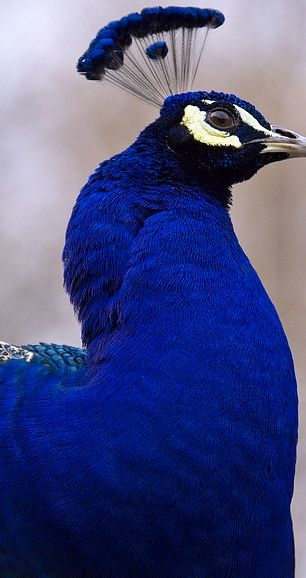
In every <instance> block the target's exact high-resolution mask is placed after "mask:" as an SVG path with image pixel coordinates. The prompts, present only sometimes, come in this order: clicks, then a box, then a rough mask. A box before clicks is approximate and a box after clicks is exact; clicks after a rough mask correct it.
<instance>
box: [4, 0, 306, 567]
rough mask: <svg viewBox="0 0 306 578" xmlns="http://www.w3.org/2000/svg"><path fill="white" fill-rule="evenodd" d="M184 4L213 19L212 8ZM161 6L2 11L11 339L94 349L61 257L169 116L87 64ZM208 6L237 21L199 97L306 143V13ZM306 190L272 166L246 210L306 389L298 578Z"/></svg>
mask: <svg viewBox="0 0 306 578" xmlns="http://www.w3.org/2000/svg"><path fill="white" fill-rule="evenodd" d="M158 3H159V4H160V5H162V6H167V5H168V4H171V0H166V1H165V0H159V2H158ZM174 3H175V4H176V5H182V6H184V5H200V6H202V7H205V6H206V3H205V1H204V2H203V0H198V1H193V0H186V1H181V0H175V2H174ZM152 4H153V5H154V1H153V2H152V1H151V0H149V1H148V0H142V1H139V0H124V1H121V2H108V1H107V0H65V2H62V1H61V0H44V1H41V0H27V2H21V1H20V0H1V2H0V14H1V22H2V27H1V39H0V42H1V43H2V47H1V54H2V65H1V66H2V75H1V79H2V80H1V96H2V98H1V109H2V114H1V118H2V122H1V132H0V139H1V157H0V158H1V168H0V172H1V173H0V178H1V188H2V194H1V205H0V206H1V231H0V235H1V241H0V253H1V256H0V259H1V271H2V281H1V286H0V299H1V304H2V307H1V339H4V340H7V341H11V342H13V343H29V342H30V343H33V342H37V341H53V342H58V343H71V344H79V343H80V339H79V328H78V324H77V322H76V320H75V319H74V316H73V312H72V310H71V306H70V304H69V302H68V299H67V297H66V295H65V294H64V291H63V289H62V267H61V250H62V246H63V239H64V232H65V226H66V223H67V220H68V218H69V215H70V211H71V208H72V205H73V203H74V201H75V198H76V195H77V193H78V191H79V189H80V188H81V186H82V185H83V183H84V181H85V180H86V179H87V176H88V175H89V174H90V173H91V172H92V171H93V170H94V168H95V167H96V165H97V164H98V163H99V162H100V161H101V160H102V159H104V158H107V157H109V156H110V155H112V154H114V153H116V152H119V151H120V150H121V149H123V148H125V147H126V146H127V145H128V144H129V143H131V142H132V141H133V140H134V138H135V137H136V136H137V134H138V133H139V131H140V129H141V128H143V127H144V125H146V124H147V123H148V122H150V121H151V120H153V118H154V117H155V116H156V114H157V113H156V111H155V110H154V109H151V108H150V107H149V106H148V105H145V104H143V103H141V102H138V101H137V100H134V99H133V98H132V97H130V96H128V95H127V94H126V93H123V92H120V91H119V90H118V89H116V88H114V87H112V86H110V85H108V84H105V85H102V84H101V85H100V84H99V83H95V82H88V81H86V80H85V79H84V78H82V77H80V76H78V74H77V73H76V72H75V62H76V60H77V58H78V57H79V55H80V54H81V53H83V51H84V50H85V48H87V45H88V42H89V41H90V40H91V38H92V37H93V36H94V35H95V34H96V32H97V30H98V29H99V28H100V27H101V26H102V25H104V24H106V23H107V22H108V21H109V20H113V19H116V18H119V17H121V16H122V15H124V14H125V13H128V12H130V11H135V10H139V9H141V8H142V7H144V6H150V5H152ZM208 5H209V6H211V5H212V7H214V8H218V9H219V10H224V12H225V15H226V23H225V25H224V27H222V28H220V29H219V30H216V31H212V32H211V33H210V35H209V37H208V42H207V45H206V52H205V57H204V60H203V63H202V66H201V70H200V74H199V76H198V79H197V82H196V86H195V88H197V89H207V90H209V89H215V90H222V91H224V92H234V93H236V94H238V95H240V96H241V97H243V98H245V99H247V100H250V101H251V102H253V103H254V104H255V105H256V106H257V107H258V108H259V109H260V110H261V111H262V112H263V113H264V115H265V116H266V118H267V119H268V120H270V121H271V122H274V123H276V124H280V125H283V126H285V127H287V128H291V129H292V130H295V131H297V132H300V133H301V134H306V107H305V99H306V74H305V67H306V34H305V32H306V2H305V0H293V1H292V2H290V3H289V2H288V1H287V0H257V1H256V2H251V1H250V0H214V1H213V2H211V1H209V2H208ZM305 181H306V159H305V160H304V159H296V160H290V161H285V162H283V163H280V164H277V165H271V166H270V167H267V168H265V169H264V170H263V171H262V172H261V173H260V174H258V175H256V177H255V178H254V179H253V180H252V181H250V182H247V183H243V184H241V185H239V186H237V187H236V189H235V193H234V208H233V210H232V217H233V220H234V224H235V227H236V231H237V234H238V237H239V239H240V242H241V244H242V246H243V247H244V249H245V251H246V252H247V254H248V256H249V257H250V258H251V261H252V262H253V264H254V266H255V268H256V269H257V271H258V273H259V274H260V276H261V278H262V280H263V282H264V284H265V286H266V288H267V290H268V292H269V294H270V296H271V298H272V300H273V302H274V303H275V305H276V307H277V309H278V312H279V315H280V317H281V319H282V322H283V324H284V326H285V329H286V332H287V335H288V338H289V341H290V344H291V347H292V351H293V356H294V359H295V365H296V371H297V376H298V381H299V392H300V444H299V460H298V467H297V475H296V486H295V500H294V505H293V515H294V524H295V536H296V548H297V574H296V576H297V578H305V577H306V499H305V498H306V393H305V386H306V355H305V353H306V289H305V287H306V228H305V222H306V185H305ZM255 466H256V464H254V467H255ZM280 578H282V577H280ZM284 578H285V577H284Z"/></svg>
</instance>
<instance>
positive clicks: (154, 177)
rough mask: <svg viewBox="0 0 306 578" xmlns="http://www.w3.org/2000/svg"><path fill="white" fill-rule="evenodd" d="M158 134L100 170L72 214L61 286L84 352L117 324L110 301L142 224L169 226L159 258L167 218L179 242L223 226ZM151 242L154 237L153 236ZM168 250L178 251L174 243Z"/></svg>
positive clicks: (208, 192) (208, 197)
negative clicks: (176, 226) (200, 229)
mask: <svg viewBox="0 0 306 578" xmlns="http://www.w3.org/2000/svg"><path fill="white" fill-rule="evenodd" d="M164 132H165V127H164V126H163V124H162V122H161V121H156V122H155V123H153V124H152V125H150V126H149V127H148V128H147V129H146V130H145V131H144V132H143V133H142V134H141V135H140V136H139V138H138V139H137V141H136V142H135V143H134V144H133V145H132V146H131V147H129V148H128V149H127V150H126V151H124V152H123V153H121V154H119V155H117V156H116V157H113V158H112V159H110V160H108V161H106V162H104V163H102V164H101V165H100V167H99V168H98V169H97V171H96V172H95V173H94V175H92V177H90V179H89V181H88V183H87V184H86V185H85V187H84V188H83V189H82V191H81V193H80V195H79V197H78V199H77V202H76V205H75V207H74V209H73V212H72V216H71V219H70V222H69V224H68V229H67V234H66V242H65V248H64V253H63V260H64V281H65V286H66V289H67V291H68V293H69V295H70V299H71V301H72V303H73V306H74V308H75V311H76V313H77V315H78V318H79V320H80V322H81V325H82V340H83V343H84V345H85V346H87V347H88V346H89V345H90V344H92V343H93V342H96V340H97V339H100V338H101V339H105V335H108V334H109V332H110V331H113V329H114V325H116V324H117V323H118V316H119V312H118V311H117V310H116V307H117V305H116V303H117V297H118V294H119V292H120V290H121V288H122V285H123V283H124V280H125V276H126V274H127V272H128V271H129V269H130V267H131V260H133V255H134V254H135V253H137V254H141V252H142V251H143V252H144V254H145V251H146V248H145V247H143V246H142V245H141V243H142V242H143V241H142V237H141V235H140V232H141V231H142V229H143V228H144V227H145V225H146V223H147V221H148V220H149V219H152V217H154V216H155V215H156V216H158V215H159V214H161V215H163V219H162V220H163V230H164V227H166V224H167V219H169V231H168V238H167V234H164V233H163V238H162V239H161V240H160V242H161V245H160V249H159V252H161V251H163V247H165V246H166V244H169V247H170V249H171V243H172V240H171V222H172V221H173V219H174V215H179V218H180V219H181V221H180V223H181V226H182V234H184V227H185V228H186V234H192V228H193V229H194V233H195V228H196V223H198V225H200V224H201V226H203V223H206V224H207V225H206V226H207V227H208V228H209V227H210V225H209V223H212V222H214V223H218V226H220V227H222V226H224V223H227V226H228V223H230V221H229V216H228V214H227V211H226V210H225V209H224V208H223V207H222V206H221V203H220V202H219V201H218V200H217V198H216V196H215V194H214V186H213V184H212V183H209V182H207V183H205V184H204V185H202V184H200V183H199V182H197V181H196V179H195V178H194V177H193V176H192V174H190V171H189V172H188V171H185V169H184V168H183V167H182V166H181V164H180V163H179V162H178V160H177V159H176V158H175V156H174V155H173V153H171V151H169V150H168V148H167V146H166V144H165V138H162V137H164V134H163V133H164ZM163 143H164V144H163ZM219 193H220V191H219ZM225 194H228V191H224V195H225ZM164 217H166V218H164ZM175 218H176V217H175ZM171 219H172V221H171ZM157 222H158V219H157ZM222 223H223V225H222ZM189 227H191V230H190V231H189V233H187V229H188V228H189ZM166 228H167V227H166ZM151 234H154V235H155V236H156V235H157V236H158V235H159V232H158V230H155V229H154V228H153V230H152V231H151ZM192 236H193V241H192V242H193V243H196V242H197V240H196V238H195V237H194V235H192ZM172 249H173V252H177V251H178V250H179V248H178V247H177V246H176V244H175V243H174V244H173V247H172ZM155 250H156V248H155ZM165 254H167V255H168V250H167V251H166V252H165ZM155 257H156V256H155ZM155 257H154V256H153V255H152V258H155ZM182 266H183V263H182Z"/></svg>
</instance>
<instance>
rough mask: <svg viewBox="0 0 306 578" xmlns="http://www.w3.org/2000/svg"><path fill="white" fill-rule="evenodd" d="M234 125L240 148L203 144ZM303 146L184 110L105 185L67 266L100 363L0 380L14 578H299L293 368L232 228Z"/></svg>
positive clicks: (220, 97) (6, 536) (171, 111)
mask: <svg viewBox="0 0 306 578" xmlns="http://www.w3.org/2000/svg"><path fill="white" fill-rule="evenodd" d="M99 66H100V64H99ZM189 106H192V107H194V109H197V110H194V109H193V112H194V116H193V119H195V118H198V117H199V116H200V117H201V119H202V120H201V123H200V127H201V128H200V129H199V130H200V133H201V134H200V138H198V137H197V136H196V135H195V134H194V133H193V132H192V129H191V127H190V124H189V120H186V117H188V118H189V116H188V114H187V113H188V111H190V109H188V110H187V107H189ZM237 107H238V108H237ZM240 109H242V110H243V111H244V112H239V110H240ZM186 110H187V112H186ZM197 111H199V112H197ZM220 111H221V112H222V114H221V112H220ZM224 115H225V116H224ZM226 115H227V116H226ZM248 115H250V116H251V118H252V119H253V120H250V119H249V117H248ZM228 118H230V122H231V123H232V125H231V128H230V129H229V130H230V131H232V132H231V134H232V135H233V134H234V135H235V137H236V138H237V141H234V142H236V144H237V142H238V143H240V144H239V145H237V147H236V148H237V150H236V148H235V146H233V144H232V143H233V140H231V141H230V143H231V144H227V143H226V142H224V141H222V142H223V145H222V146H221V142H219V141H218V140H217V144H216V146H214V145H211V144H210V145H208V141H209V142H210V143H211V142H212V139H211V133H212V131H213V133H214V142H216V139H218V138H219V137H220V139H224V138H230V136H231V135H230V134H228V136H226V134H227V133H226V134H225V133H224V134H223V133H222V130H223V129H218V128H216V125H215V126H213V123H214V122H215V123H216V122H219V121H220V122H221V123H223V122H224V119H225V121H226V122H227V121H228ZM214 119H215V120H214ZM210 123H211V124H210ZM235 123H236V124H235ZM257 125H258V126H259V127H260V128H259V129H258V126H257ZM207 127H208V128H207ZM211 129H212V130H211ZM220 131H221V135H220V134H219V135H218V133H220ZM278 134H280V133H278ZM259 138H261V143H260V144H259V142H258V140H259ZM268 138H270V139H272V144H270V141H269V144H267V142H266V141H267V139H268ZM288 138H289V137H288V135H287V136H286V137H285V136H282V135H280V136H277V134H276V131H275V130H274V129H273V127H271V125H270V124H269V123H267V121H265V119H264V118H263V117H262V116H261V115H260V113H258V112H257V111H256V110H255V109H254V107H252V106H251V105H249V103H246V102H244V101H241V100H240V99H238V98H237V97H234V96H233V95H225V94H221V93H205V92H199V93H186V94H180V95H175V96H171V97H169V98H168V99H167V100H166V102H165V105H164V108H163V109H162V111H161V116H160V117H159V119H157V120H156V121H155V122H154V123H152V124H151V125H150V126H149V127H147V128H146V129H145V130H144V131H143V132H142V133H141V135H140V136H139V137H138V139H137V140H136V142H135V143H134V144H133V145H132V146H131V147H129V148H128V149H127V150H126V151H124V152H123V153H121V154H119V155H117V156H116V157H114V158H112V159H110V160H108V161H105V162H104V163H102V164H101V166H100V167H99V168H98V169H97V171H96V172H95V174H94V175H93V176H92V177H90V179H89V181H88V183H87V184H86V185H85V187H84V188H83V190H82V191H81V193H80V196H79V198H78V200H77V203H76V205H75V207H74V209H73V212H72V216H71V219H70V223H69V225H68V229H67V235H66V243H65V248H64V254H63V260H64V277H65V286H66V288H67V291H68V293H69V295H70V298H71V301H72V303H73V305H74V308H75V310H76V312H77V314H78V317H79V319H80V322H81V325H82V338H83V342H84V345H85V346H86V350H87V356H86V362H85V363H84V365H82V366H81V367H80V368H79V369H78V371H76V372H75V371H71V370H67V369H66V368H61V369H59V368H58V367H57V368H54V367H49V366H44V365H43V364H42V363H40V362H37V360H36V362H33V361H31V362H30V363H29V362H28V361H27V360H16V359H15V360H14V359H11V360H9V361H6V362H5V363H4V364H3V365H2V366H0V380H1V383H3V384H5V387H4V385H1V388H2V390H1V393H0V404H1V405H0V414H1V415H3V416H4V418H3V420H2V432H3V433H2V441H1V448H2V450H3V451H2V455H1V460H2V461H1V468H0V495H1V497H2V505H1V507H0V545H1V558H0V569H1V571H0V575H1V576H3V577H4V578H9V577H11V576H16V578H23V577H24V578H42V577H44V578H83V577H85V576H86V577H89V576H90V577H97V578H98V577H101V578H106V577H107V578H136V577H144V576H145V577H146V578H165V577H167V578H186V577H187V576H188V578H246V577H248V578H281V577H284V578H293V576H294V552H293V536H292V524H291V517H290V502H291V497H292V491H293V478H294V466H295V448H296V437H297V394H296V381H295V376H294V368H293V362H292V357H291V353H290V349H289V346H288V343H287V339H286V336H285V334H284V331H283V329H282V326H281V323H280V320H279V318H278V315H277V313H276V311H275V308H274V306H273V305H272V303H271V301H270V299H269V297H268V296H267V294H266V292H265V290H264V288H263V286H262V284H261V282H260V280H259V278H258V276H257V274H256V272H255V271H254V269H253V267H252V265H251V264H250V262H249V260H248V258H247V257H246V255H245V254H244V252H243V250H242V249H241V247H240V245H239V243H238V240H237V237H236V235H235V233H234V230H233V227H232V223H231V220H230V216H229V212H228V206H229V204H230V198H231V192H230V188H231V186H232V184H233V183H234V182H237V181H238V180H243V179H244V178H249V176H251V174H253V173H254V172H256V170H257V169H258V168H260V166H263V165H264V164H266V163H267V162H272V161H273V160H281V159H282V158H284V157H285V156H286V155H288V153H287V152H286V153H284V146H285V139H287V140H286V143H287V147H290V146H293V145H292V139H293V138H296V137H293V136H292V133H291V137H290V139H289V140H290V142H288ZM278 139H279V140H280V141H281V145H279V142H278ZM203 141H204V142H203ZM253 141H254V144H252V143H253ZM255 141H256V142H255ZM245 143H246V144H245ZM295 145H296V148H297V147H300V148H301V146H302V144H301V141H298V140H297V142H296V143H295ZM203 146H204V153H203ZM269 146H274V147H276V148H277V146H281V147H283V148H282V149H281V150H279V149H278V150H277V151H276V152H275V151H274V152H273V153H272V152H269V150H268V148H269ZM209 147H211V148H209ZM228 147H229V148H228ZM265 148H267V152H266V153H265V154H262V150H265ZM212 149H214V150H212ZM1 565H2V567H1Z"/></svg>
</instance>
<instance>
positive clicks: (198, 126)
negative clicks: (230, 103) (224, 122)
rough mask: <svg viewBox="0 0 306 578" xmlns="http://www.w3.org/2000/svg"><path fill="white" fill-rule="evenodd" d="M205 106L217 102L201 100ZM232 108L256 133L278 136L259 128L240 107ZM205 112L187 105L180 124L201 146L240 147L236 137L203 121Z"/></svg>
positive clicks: (255, 121) (253, 119) (257, 123)
mask: <svg viewBox="0 0 306 578" xmlns="http://www.w3.org/2000/svg"><path fill="white" fill-rule="evenodd" d="M203 102H205V103H206V104H213V103H214V102H216V104H218V102H217V101H214V100H203ZM234 107H235V108H236V110H237V111H238V113H239V115H240V118H241V120H242V122H244V123H245V124H248V125H249V126H251V127H252V128H254V129H255V130H257V131H260V132H262V133H264V134H265V135H266V136H270V137H273V136H275V137H277V136H278V135H277V134H276V133H275V132H273V131H271V130H268V129H266V128H265V127H263V126H261V124H260V123H259V122H258V120H256V118H254V117H253V116H252V115H251V114H250V113H249V112H247V111H246V110H244V108H241V107H240V106H238V105H236V104H234ZM205 119H206V111H204V110H200V109H199V108H198V107H197V106H194V105H192V104H189V105H188V106H186V108H185V110H184V116H183V118H182V121H181V124H182V125H184V126H185V127H186V128H187V129H188V131H189V133H190V134H191V135H192V136H193V138H194V139H195V140H196V141H198V142H201V143H203V144H206V145H209V146H223V147H224V146H231V147H235V148H240V147H242V145H243V143H241V141H240V140H239V138H238V136H236V135H233V134H230V133H229V132H226V131H224V130H218V129H217V128H214V127H212V126H211V125H210V124H209V123H207V122H206V121H205Z"/></svg>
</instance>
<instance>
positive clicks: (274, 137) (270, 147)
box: [260, 125, 306, 158]
mask: <svg viewBox="0 0 306 578" xmlns="http://www.w3.org/2000/svg"><path fill="white" fill-rule="evenodd" d="M271 133H272V134H271V136H268V137H267V138H263V139H260V142H261V144H263V145H264V148H263V150H262V151H261V154H265V153H284V154H286V155H287V156H288V157H289V158H294V157H306V137H304V136H301V135H299V134H297V133H295V132H292V131H291V130H290V131H289V130H286V129H284V128H281V127H279V126H277V125H272V126H271Z"/></svg>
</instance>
